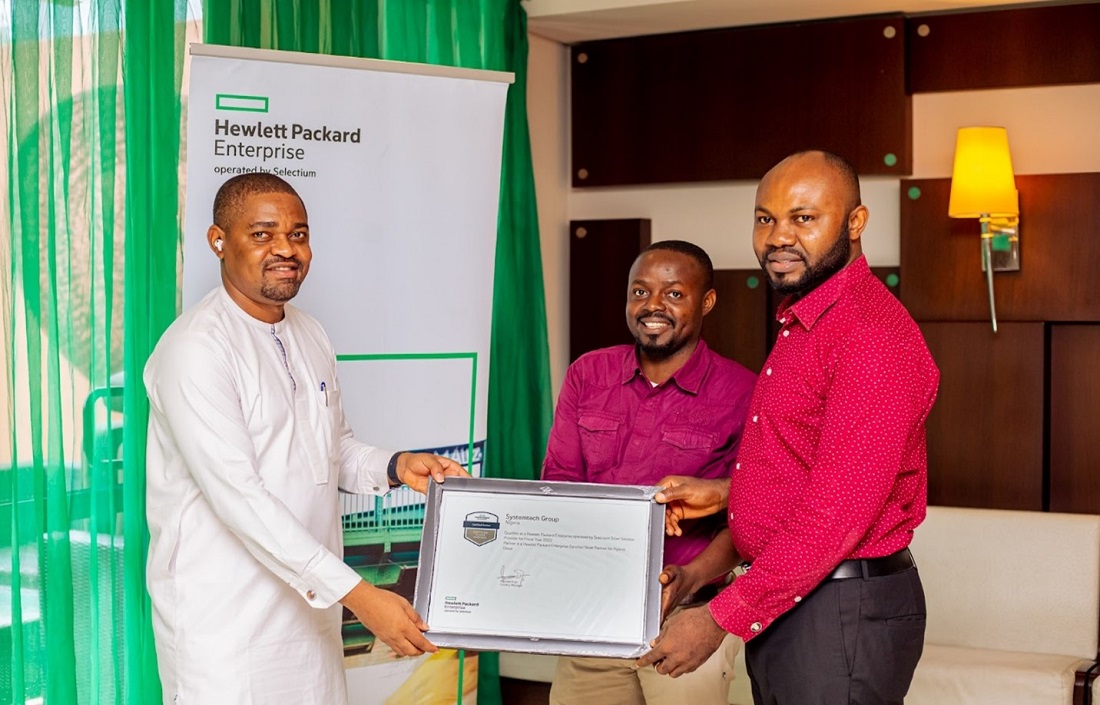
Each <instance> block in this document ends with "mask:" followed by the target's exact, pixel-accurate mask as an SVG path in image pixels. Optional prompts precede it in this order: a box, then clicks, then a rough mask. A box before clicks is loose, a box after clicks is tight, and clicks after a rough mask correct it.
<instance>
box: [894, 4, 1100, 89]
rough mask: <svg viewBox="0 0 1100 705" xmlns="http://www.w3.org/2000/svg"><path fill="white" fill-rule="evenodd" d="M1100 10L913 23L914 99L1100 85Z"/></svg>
mask: <svg viewBox="0 0 1100 705" xmlns="http://www.w3.org/2000/svg"><path fill="white" fill-rule="evenodd" d="M1098 37H1100V3H1095V2H1093V3H1085V4H1076V5H1043V6H1040V7H1025V8H1013V9H1001V10H986V11H982V12H957V13H947V14H930V15H914V16H911V17H908V18H907V19H906V38H907V40H906V44H907V47H908V50H909V71H908V75H909V90H910V91H911V92H912V93H925V92H939V91H959V90H977V89H981V88H1015V87H1019V86H1043V85H1056V84H1066V83H1097V82H1100V40H1098Z"/></svg>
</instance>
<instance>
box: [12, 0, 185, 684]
mask: <svg viewBox="0 0 1100 705" xmlns="http://www.w3.org/2000/svg"><path fill="white" fill-rule="evenodd" d="M0 7H2V8H3V10H2V11H3V12H4V14H5V15H6V16H5V17H3V18H2V19H0V91H2V99H0V124H2V126H3V129H4V131H5V133H6V136H7V140H6V142H7V151H6V153H5V155H4V157H5V158H3V159H2V160H0V165H2V167H0V168H4V169H6V179H5V183H6V184H7V188H6V189H4V190H3V193H0V201H2V203H0V207H2V210H3V214H4V217H2V218H0V265H2V266H3V268H4V276H2V277H0V322H2V326H0V340H2V341H3V346H4V375H3V378H2V380H0V399H2V400H3V403H4V407H5V420H6V421H7V425H6V426H5V433H3V434H2V437H0V702H10V703H25V702H44V703H46V704H47V705H68V704H70V703H72V704H76V703H89V704H93V705H98V704H100V703H119V704H123V703H125V704H127V705H130V704H135V703H157V702H159V701H160V688H159V683H158V680H157V673H156V666H155V659H154V656H153V646H152V640H151V630H150V616H149V606H148V598H147V595H146V591H145V585H144V563H145V545H146V540H147V539H146V535H147V531H146V528H145V509H144V492H145V489H144V458H145V441H144V434H145V424H146V419H147V416H146V414H147V410H146V408H145V395H144V391H143V389H142V384H141V370H142V367H143V365H144V362H145V358H146V357H147V356H148V353H149V350H150V348H151V345H152V343H153V341H155V340H156V338H157V336H158V335H159V333H160V332H161V331H162V330H163V328H164V327H165V326H166V325H167V324H168V323H169V322H170V321H171V319H172V318H173V317H174V315H175V305H176V297H177V294H176V289H177V287H176V270H177V267H176V261H177V251H178V249H179V243H180V237H181V229H180V217H179V208H178V203H179V198H178V192H179V188H180V183H179V181H180V180H179V177H178V174H179V173H180V169H179V165H180V84H181V81H180V78H181V72H182V66H183V32H184V26H185V25H184V22H183V21H184V20H185V18H186V2H185V0H174V1H173V0H154V1H151V0H92V1H91V2H84V3H78V2H74V0H11V1H9V2H5V3H2V4H0ZM124 420H125V423H124V422H123V421H124Z"/></svg>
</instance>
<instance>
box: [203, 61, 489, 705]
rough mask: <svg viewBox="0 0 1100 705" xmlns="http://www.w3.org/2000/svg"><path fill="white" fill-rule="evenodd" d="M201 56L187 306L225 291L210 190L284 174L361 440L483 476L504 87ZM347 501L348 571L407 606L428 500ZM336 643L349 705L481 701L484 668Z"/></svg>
mask: <svg viewBox="0 0 1100 705" xmlns="http://www.w3.org/2000/svg"><path fill="white" fill-rule="evenodd" d="M191 57H192V58H191V66H190V97H189V104H188V127H187V204H186V209H187V210H186V226H185V237H184V272H183V300H184V306H185V307H186V306H189V305H191V304H193V303H195V302H196V301H198V300H199V299H200V298H202V296H203V295H205V294H206V293H207V292H208V291H210V290H211V289H212V288H213V287H215V286H219V285H220V280H219V267H218V262H217V260H216V258H215V257H214V255H213V254H212V253H211V252H210V251H209V248H208V245H207V242H206V229H207V227H208V226H209V225H210V222H211V206H212V203H213V199H214V194H215V193H216V191H217V190H218V187H219V186H220V185H221V184H222V183H223V182H224V181H225V180H226V179H228V178H230V177H231V176H234V175H236V174H242V173H247V172H255V171H267V172H271V173H273V174H278V175H279V176H282V177H283V178H285V179H286V180H287V181H289V182H290V183H291V184H292V185H293V186H294V187H295V188H296V189H297V190H298V192H299V193H300V194H301V196H302V199H303V200H304V201H305V205H306V209H307V211H308V214H309V225H310V243H311V245H312V249H313V262H312V264H311V266H310V271H309V276H308V278H307V280H306V282H305V284H304V285H303V286H302V289H301V292H300V293H299V295H298V296H297V298H296V299H295V300H294V304H295V305H297V306H299V307H300V308H302V309H304V310H306V311H307V312H309V313H311V314H313V315H314V316H316V317H317V318H318V319H320V321H321V323H322V324H323V325H324V327H325V329H326V330H327V331H328V333H329V336H330V337H331V338H332V341H333V344H334V345H335V347H336V351H337V356H338V360H339V365H338V366H339V374H340V383H341V387H342V398H343V404H344V408H345V410H346V412H347V416H348V419H349V421H350V422H351V425H352V428H353V429H354V430H355V433H356V436H357V437H358V438H360V439H362V440H365V441H367V442H369V443H373V444H376V445H380V446H384V447H392V448H404V449H425V450H432V451H433V452H437V453H441V454H446V455H449V456H451V457H453V458H455V459H457V460H458V461H460V462H461V463H463V464H464V465H465V466H467V467H468V468H469V470H470V471H471V472H472V473H473V474H475V475H476V474H479V473H480V468H481V456H482V452H483V450H484V443H485V418H486V415H485V412H486V405H487V401H488V385H489V334H490V320H491V308H492V292H493V256H494V252H495V249H496V227H497V207H498V193H499V185H500V157H501V147H502V141H503V140H502V136H503V125H504V103H505V97H506V92H507V88H508V83H509V82H510V81H511V74H502V73H496V72H486V71H464V70H458V69H449V68H443V67H431V66H423V65H419V64H404V63H394V62H382V61H370V60H361V59H349V58H343V57H328V56H319V55H312V54H299V53H290V52H273V51H259V50H251V49H239V48H231V47H216V46H209V45H196V46H193V47H192V49H191ZM345 497H346V501H345V506H344V528H345V551H346V560H347V561H348V563H349V564H351V565H352V566H353V567H355V568H356V569H357V570H358V571H359V572H360V574H361V575H363V576H364V577H365V578H366V579H367V580H369V581H371V582H373V583H375V584H378V585H383V586H386V587H388V588H390V589H394V590H396V591H398V592H400V593H402V594H404V595H405V596H406V597H408V598H410V599H411V598H412V589H413V585H414V583H415V577H416V575H415V572H416V563H417V556H418V550H419V539H420V532H421V526H422V522H423V515H424V502H423V497H422V496H420V495H415V494H413V493H411V492H410V491H408V490H402V491H397V492H393V493H391V494H390V495H389V496H387V497H386V498H384V499H375V498H370V497H357V496H352V495H345ZM344 636H345V649H346V653H347V665H348V683H349V697H350V699H351V702H352V703H386V702H393V703H396V702H402V703H405V702H414V700H410V699H408V697H407V696H408V695H409V693H417V694H418V696H423V695H424V694H430V695H431V696H432V699H431V700H430V702H433V703H434V702H438V703H443V702H447V701H448V700H451V701H453V700H454V699H458V697H457V696H458V693H459V692H460V691H466V694H467V701H468V702H472V701H473V699H472V698H470V697H469V694H470V692H471V690H472V687H473V686H474V684H475V683H476V676H475V674H476V668H475V667H474V663H473V662H474V659H472V658H466V659H465V660H463V659H460V657H459V655H458V654H456V653H455V652H443V653H441V654H438V655H435V656H432V657H421V658H419V659H400V660H397V659H394V658H393V655H392V653H391V652H390V651H389V649H388V647H386V646H385V645H384V644H382V643H381V642H377V643H376V642H375V640H374V637H373V635H371V634H370V633H369V632H367V631H366V630H365V629H364V628H362V626H361V625H359V624H358V623H354V622H352V621H348V622H346V623H345V635H344ZM368 684H369V685H368ZM459 684H464V685H459ZM417 702H419V700H417ZM424 702H428V701H424Z"/></svg>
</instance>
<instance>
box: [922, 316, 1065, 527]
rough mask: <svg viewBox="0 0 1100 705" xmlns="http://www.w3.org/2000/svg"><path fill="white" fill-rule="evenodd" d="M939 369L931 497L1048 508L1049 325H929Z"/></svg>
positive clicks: (962, 503)
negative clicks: (995, 328) (996, 329)
mask: <svg viewBox="0 0 1100 705" xmlns="http://www.w3.org/2000/svg"><path fill="white" fill-rule="evenodd" d="M921 330H922V331H923V332H924V337H925V340H926V341H927V343H928V349H929V350H930V351H931V352H932V357H933V359H935V361H936V364H937V365H938V366H939V369H940V391H939V397H938V398H937V400H936V405H935V406H934V407H933V409H932V413H931V415H930V416H929V419H928V502H929V503H930V504H942V505H948V506H957V507H995V508H1000V509H1030V510H1041V509H1043V433H1044V432H1043V428H1044V419H1043V383H1044V379H1043V378H1044V374H1045V370H1044V366H1045V359H1044V358H1045V355H1044V350H1045V332H1044V326H1043V324H1042V323H1006V324H1004V325H1002V326H1001V329H1000V332H998V333H996V334H994V333H993V332H992V330H991V329H990V327H989V325H988V324H985V323H965V322H963V323H922V324H921Z"/></svg>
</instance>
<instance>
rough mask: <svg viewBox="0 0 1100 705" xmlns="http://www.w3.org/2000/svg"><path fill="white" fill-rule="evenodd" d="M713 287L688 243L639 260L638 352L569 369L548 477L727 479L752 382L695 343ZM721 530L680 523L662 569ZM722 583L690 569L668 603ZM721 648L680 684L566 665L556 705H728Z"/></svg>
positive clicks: (697, 597) (595, 661) (726, 664)
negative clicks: (677, 533) (670, 704)
mask: <svg viewBox="0 0 1100 705" xmlns="http://www.w3.org/2000/svg"><path fill="white" fill-rule="evenodd" d="M713 277H714V269H713V266H712V265H711V261H710V257H708V256H707V253H706V252H704V251H703V250H702V249H700V248H699V247H697V246H696V245H693V244H691V243H688V242H683V241H679V240H666V241H662V242H657V243H654V244H653V245H650V246H649V247H647V248H646V249H645V250H643V251H642V253H641V254H640V255H639V256H638V259H637V260H635V261H634V265H633V266H632V267H631V269H630V275H629V282H628V286H627V297H626V323H627V327H628V328H629V329H630V331H631V333H632V334H633V335H634V339H635V341H636V343H635V344H634V345H617V346H614V347H610V348H604V349H602V350H595V351H593V352H590V353H587V354H585V355H583V356H581V357H580V358H579V359H578V360H577V361H576V362H574V363H573V364H572V365H570V367H569V371H568V372H567V373H566V377H565V382H564V383H563V385H562V389H561V394H560V395H559V398H558V406H557V411H556V412H555V416H554V425H553V428H551V430H550V439H549V443H548V444H547V449H546V460H545V461H544V463H543V469H542V477H543V479H545V480H560V481H572V482H602V483H610V484H629V485H656V484H657V483H658V482H659V481H660V480H661V479H662V478H664V477H665V476H667V475H670V474H673V473H675V474H677V475H684V474H688V475H692V476H695V477H703V478H725V477H728V476H729V467H730V464H732V462H733V459H734V458H735V457H736V455H737V448H738V445H739V444H740V442H741V431H742V427H743V425H744V422H745V410H746V408H747V406H748V401H749V396H750V395H751V393H752V386H753V382H754V380H755V375H753V374H752V373H751V372H749V371H748V370H747V369H745V368H744V367H742V366H741V365H738V364H737V363H736V362H733V361H732V360H727V359H725V358H723V357H721V356H719V355H717V354H716V353H714V352H713V351H712V350H710V349H709V348H708V347H707V344H706V343H705V342H703V341H702V340H701V339H700V335H701V334H702V327H703V316H705V315H706V314H707V313H709V312H710V310H711V309H712V308H713V307H714V303H715V300H716V297H715V292H714V288H713V284H712V280H713ZM716 520H717V521H716ZM722 524H723V522H722V521H721V519H720V518H719V517H710V518H706V519H700V520H697V521H689V522H687V523H685V524H684V525H683V526H682V527H681V528H682V530H681V533H680V535H678V536H670V537H669V538H668V539H667V540H666V542H665V562H666V563H673V564H681V565H683V564H688V563H690V562H692V561H693V560H694V559H695V558H696V557H697V556H699V555H700V554H701V553H703V552H704V550H705V549H706V548H707V547H708V545H709V544H710V543H711V541H712V539H713V538H714V537H715V535H716V534H717V533H719V531H720V530H721V531H723V532H724V528H723V527H722ZM720 543H722V544H725V545H728V544H729V540H728V539H723V540H722V541H721V542H720ZM716 575H718V573H714V574H706V575H704V574H701V573H699V572H698V571H690V570H689V571H687V572H678V573H676V576H675V579H673V578H670V577H668V576H666V577H665V578H664V580H666V581H669V582H670V585H669V587H668V589H667V590H666V591H665V593H664V598H665V599H666V600H667V601H669V602H670V603H676V604H679V603H681V602H683V601H685V599H686V601H687V602H690V603H699V604H702V603H704V602H705V601H706V600H707V599H709V598H710V597H712V596H713V595H714V594H715V593H716V592H717V588H716V585H715V583H714V582H713V578H714V577H715V576H716ZM669 606H670V607H672V606H675V605H672V604H670V605H669ZM726 642H727V643H726V648H724V649H718V646H719V644H715V648H714V649H712V653H714V652H715V651H717V653H714V657H713V658H711V659H710V660H709V661H707V663H706V664H705V665H704V666H703V667H702V668H700V669H699V670H698V671H696V672H695V673H693V674H692V675H691V676H690V677H688V678H686V679H681V680H679V681H673V680H671V679H668V678H665V677H664V676H662V675H659V674H657V673H656V672H655V671H654V669H652V668H646V669H641V670H639V669H636V668H635V666H634V661H633V660H631V659H611V658H574V657H562V658H560V659H559V660H558V669H557V673H556V674H555V676H554V685H553V688H552V690H551V693H550V701H551V703H562V704H566V705H574V704H575V703H598V704H599V705H626V704H630V703H639V704H642V703H651V704H654V705H656V704H657V703H660V704H662V705H663V704H665V703H691V705H709V704H711V703H713V704H714V705H726V702H727V699H728V692H729V678H731V677H732V675H733V673H732V660H733V657H734V656H735V655H736V653H737V648H738V647H739V646H740V642H738V640H736V639H734V638H730V639H728V640H726ZM708 656H709V654H708Z"/></svg>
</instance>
